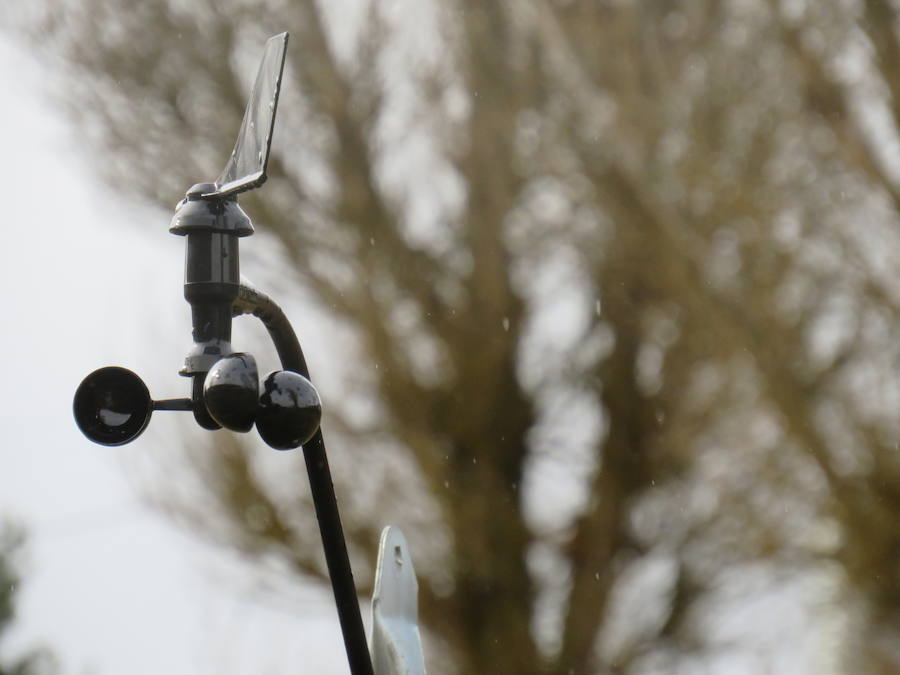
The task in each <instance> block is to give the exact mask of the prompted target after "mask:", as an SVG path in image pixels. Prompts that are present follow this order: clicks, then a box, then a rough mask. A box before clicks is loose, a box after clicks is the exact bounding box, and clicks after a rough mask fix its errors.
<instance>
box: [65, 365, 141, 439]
mask: <svg viewBox="0 0 900 675" xmlns="http://www.w3.org/2000/svg"><path fill="white" fill-rule="evenodd" d="M152 406H153V402H152V401H151V400H150V392H149V391H148V390H147V385H145V384H144V382H143V380H141V378H140V377H138V376H137V375H136V374H135V373H133V372H132V371H130V370H128V369H126V368H119V367H118V366H108V367H106V368H100V369H99V370H95V371H94V372H93V373H91V374H90V375H88V376H87V377H86V378H84V380H83V381H82V382H81V385H80V386H79V387H78V390H77V391H76V392H75V400H74V403H73V412H74V414H75V422H76V423H77V424H78V428H79V429H81V432H82V433H83V434H84V435H85V436H87V437H88V438H89V439H90V440H92V441H94V442H95V443H99V444H101V445H123V444H125V443H128V442H129V441H132V440H134V439H135V438H137V437H138V436H140V434H141V433H142V432H143V431H144V429H145V428H146V427H147V424H148V423H149V422H150V415H151V414H152Z"/></svg>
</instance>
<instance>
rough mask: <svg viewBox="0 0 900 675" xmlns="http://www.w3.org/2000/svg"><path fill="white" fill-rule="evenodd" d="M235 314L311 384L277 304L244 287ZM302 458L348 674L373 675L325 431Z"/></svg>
mask: <svg viewBox="0 0 900 675" xmlns="http://www.w3.org/2000/svg"><path fill="white" fill-rule="evenodd" d="M232 314H233V315H234V316H240V315H241V314H253V315H254V316H256V317H258V318H259V319H260V320H261V321H262V322H263V324H264V325H265V327H266V329H267V330H268V331H269V336H270V337H271V338H272V342H273V343H274V344H275V350H276V351H277V352H278V358H279V359H280V360H281V366H282V368H284V369H285V370H291V371H294V372H296V373H300V374H301V375H303V376H304V377H306V378H308V379H309V369H308V368H307V366H306V359H305V358H304V357H303V350H302V349H301V347H300V341H299V340H298V339H297V334H296V333H295V332H294V329H293V327H292V326H291V324H290V322H289V321H288V320H287V317H286V316H285V314H284V312H283V311H282V310H281V308H280V307H279V306H278V305H277V304H275V301H274V300H272V299H271V298H270V297H269V296H268V295H266V294H265V293H262V292H260V291H258V290H256V289H255V288H252V287H250V286H248V285H245V284H244V283H242V284H241V286H240V291H239V293H238V298H237V300H235V302H234V306H233V309H232ZM303 458H304V460H305V461H306V471H307V473H308V474H309V485H310V488H311V490H312V498H313V504H315V508H316V518H317V519H318V521H319V532H320V534H321V535H322V546H323V548H324V549H325V561H326V563H327V565H328V574H329V576H330V577H331V588H332V590H333V591H334V601H335V604H336V605H337V611H338V619H339V620H340V622H341V631H342V632H343V634H344V646H345V647H346V649H347V659H348V660H349V662H350V672H351V673H353V675H372V660H371V657H370V655H369V648H368V646H367V644H366V632H365V629H364V628H363V623H362V616H361V615H360V611H359V600H358V599H357V597H356V586H355V584H354V583H353V571H352V570H351V568H350V557H349V556H348V554H347V544H346V542H345V541H344V530H343V527H341V517H340V514H339V513H338V506H337V499H336V497H335V494H334V484H333V483H332V481H331V471H330V469H329V468H328V458H327V456H326V454H325V440H324V439H323V438H322V431H321V429H319V431H317V432H316V435H315V436H313V437H312V438H311V439H310V440H309V441H308V442H307V443H305V444H304V445H303Z"/></svg>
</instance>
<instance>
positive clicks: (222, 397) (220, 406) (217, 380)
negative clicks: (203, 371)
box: [203, 353, 259, 431]
mask: <svg viewBox="0 0 900 675" xmlns="http://www.w3.org/2000/svg"><path fill="white" fill-rule="evenodd" d="M203 400H204V402H205V404H206V409H207V410H208V411H209V414H210V415H212V417H213V419H215V420H216V421H217V422H218V423H219V424H221V425H222V426H223V427H225V428H226V429H231V430H232V431H250V429H251V428H253V422H254V421H255V420H256V409H257V408H258V407H259V371H258V370H257V368H256V360H255V359H254V358H253V357H252V356H251V355H250V354H243V353H237V354H232V355H231V356H226V357H225V358H223V359H219V360H218V361H217V362H216V363H215V365H214V366H213V367H212V369H210V371H209V373H208V374H207V375H206V381H205V382H204V385H203Z"/></svg>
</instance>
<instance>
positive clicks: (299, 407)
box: [256, 370, 322, 450]
mask: <svg viewBox="0 0 900 675" xmlns="http://www.w3.org/2000/svg"><path fill="white" fill-rule="evenodd" d="M321 420H322V402H321V400H320V399H319V392H318V391H316V388H315V387H314V386H313V384H312V382H310V381H309V380H307V379H306V378H305V377H303V376H302V375H300V374H298V373H293V372H291V371H288V370H277V371H275V372H274V373H270V374H269V375H268V376H267V377H266V379H265V380H264V381H263V382H262V384H261V385H260V394H259V411H258V412H257V416H256V429H257V430H258V431H259V435H260V436H262V439H263V440H264V441H265V442H266V443H267V444H268V445H270V446H271V447H273V448H275V449H276V450H291V449H292V448H297V447H300V446H301V445H303V444H304V443H306V442H307V441H308V440H309V439H310V438H312V437H313V435H314V434H315V433H316V430H317V429H318V428H319V422H320V421H321Z"/></svg>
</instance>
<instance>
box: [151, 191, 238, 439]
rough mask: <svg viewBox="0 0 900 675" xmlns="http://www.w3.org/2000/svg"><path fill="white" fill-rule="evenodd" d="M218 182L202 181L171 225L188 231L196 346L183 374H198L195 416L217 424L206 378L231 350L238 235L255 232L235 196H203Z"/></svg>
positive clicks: (187, 279)
mask: <svg viewBox="0 0 900 675" xmlns="http://www.w3.org/2000/svg"><path fill="white" fill-rule="evenodd" d="M213 191H214V186H212V185H209V184H203V183H201V184H199V185H195V186H194V187H192V188H191V189H190V190H188V193H187V197H186V198H185V199H184V200H183V201H182V202H181V203H180V204H179V205H178V208H177V209H176V211H175V216H174V218H173V219H172V225H171V227H170V228H169V231H170V232H172V233H173V234H178V235H182V236H185V237H186V238H187V246H186V252H185V262H184V297H185V299H186V300H187V301H188V302H189V303H190V305H191V322H192V336H193V340H194V346H193V348H192V349H191V351H190V353H188V355H187V357H186V358H185V360H184V368H182V369H181V374H182V375H185V376H189V377H193V378H194V386H193V388H192V389H193V396H192V399H193V402H194V416H195V417H196V418H197V421H198V422H200V424H201V425H202V426H204V427H206V428H208V429H214V428H218V424H217V423H216V422H215V420H213V419H212V417H211V416H210V415H209V413H208V411H207V410H206V407H205V405H204V403H203V396H202V383H203V379H204V378H205V377H206V373H207V372H209V369H210V368H212V366H213V365H214V364H215V363H216V361H218V360H219V359H221V358H222V357H223V356H228V355H229V354H231V353H232V351H233V350H232V348H231V315H232V305H233V304H234V301H235V299H236V298H237V296H238V289H239V288H240V275H241V271H240V256H239V247H238V238H239V237H246V236H248V235H250V234H253V225H252V224H251V223H250V218H248V217H247V214H246V213H244V211H243V210H242V209H241V207H240V206H238V203H237V199H236V198H235V197H225V198H221V197H216V198H207V199H204V198H203V197H202V195H204V194H208V193H210V192H213Z"/></svg>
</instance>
